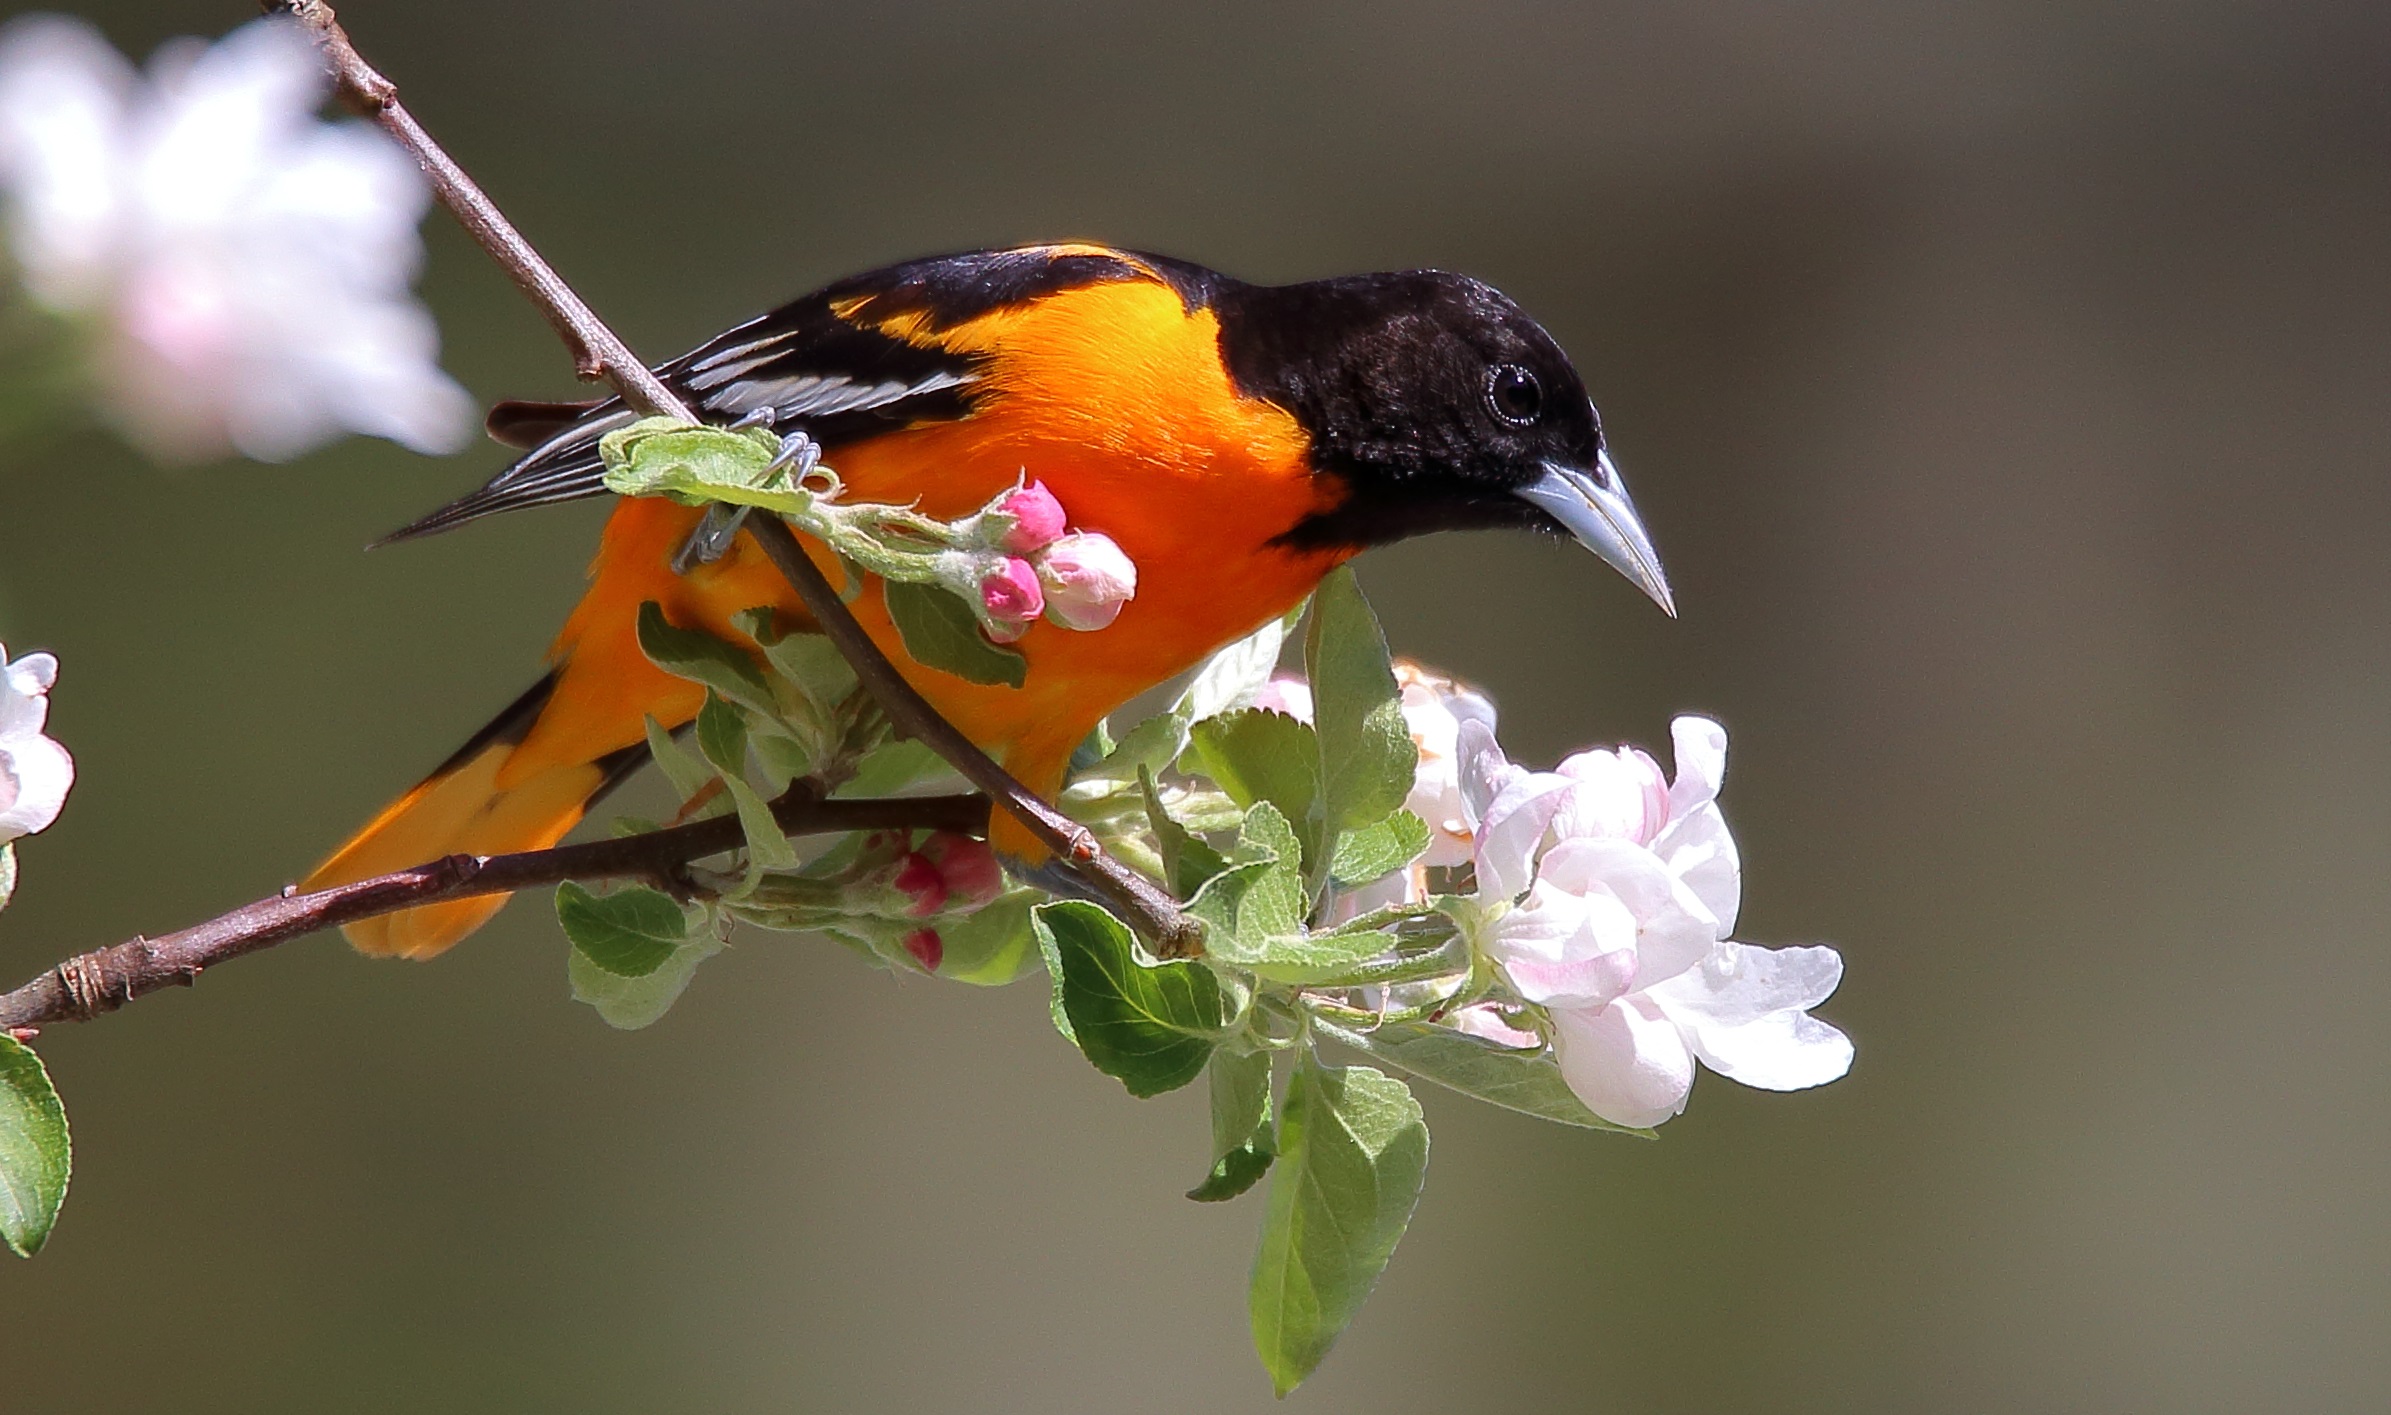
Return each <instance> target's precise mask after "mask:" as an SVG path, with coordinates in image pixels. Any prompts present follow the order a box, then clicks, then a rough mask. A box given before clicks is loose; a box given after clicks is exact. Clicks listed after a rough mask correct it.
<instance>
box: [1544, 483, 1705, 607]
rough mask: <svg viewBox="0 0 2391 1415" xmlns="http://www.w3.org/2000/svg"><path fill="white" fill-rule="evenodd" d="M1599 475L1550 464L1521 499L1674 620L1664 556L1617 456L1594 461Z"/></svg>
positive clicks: (1672, 599) (1675, 604)
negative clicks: (1630, 492)
mask: <svg viewBox="0 0 2391 1415" xmlns="http://www.w3.org/2000/svg"><path fill="white" fill-rule="evenodd" d="M1594 467H1595V470H1593V471H1591V472H1586V471H1580V470H1579V469H1577V468H1575V467H1566V466H1563V465H1561V464H1560V463H1558V462H1547V463H1545V464H1544V475H1543V476H1541V477H1538V478H1537V479H1536V480H1534V481H1532V482H1529V483H1528V484H1527V485H1526V486H1523V487H1521V488H1519V491H1518V493H1517V494H1518V496H1519V497H1520V499H1521V500H1523V501H1526V502H1528V503H1530V504H1531V505H1534V506H1536V507H1537V508H1539V509H1540V510H1542V511H1543V512H1544V513H1545V514H1547V515H1549V516H1551V517H1552V518H1553V519H1554V520H1556V521H1558V522H1560V523H1561V525H1562V526H1563V527H1564V528H1566V529H1567V530H1568V532H1569V534H1571V535H1573V536H1575V537H1577V542H1578V544H1580V545H1582V546H1584V547H1585V548H1586V549H1588V550H1591V551H1593V552H1594V553H1595V554H1596V555H1599V556H1601V557H1602V558H1603V559H1604V560H1607V561H1609V562H1610V565H1611V568H1612V569H1614V570H1617V571H1618V572H1619V573H1620V574H1622V575H1625V576H1626V577H1627V578H1628V579H1629V580H1631V581H1633V582H1634V583H1635V587H1636V588H1637V589H1639V590H1642V591H1643V592H1644V593H1646V594H1648V595H1650V596H1652V602H1653V603H1654V604H1657V605H1659V606H1660V611H1661V613H1663V614H1666V615H1668V616H1669V617H1670V618H1671V619H1674V618H1676V617H1677V601H1676V599H1675V597H1673V596H1672V595H1670V593H1669V578H1668V576H1666V575H1663V574H1662V573H1661V570H1660V554H1659V552H1657V551H1655V550H1654V549H1653V548H1652V537H1650V536H1648V535H1646V534H1644V522H1643V520H1642V518H1640V517H1638V516H1637V515H1636V506H1635V502H1633V501H1631V500H1629V499H1628V495H1627V483H1626V482H1624V481H1622V480H1621V479H1620V477H1619V469H1618V468H1617V467H1614V466H1612V465H1611V454H1610V453H1608V452H1603V453H1600V454H1598V455H1597V456H1596V457H1595V459H1594Z"/></svg>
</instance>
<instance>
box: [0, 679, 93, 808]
mask: <svg viewBox="0 0 2391 1415" xmlns="http://www.w3.org/2000/svg"><path fill="white" fill-rule="evenodd" d="M57 681H58V660H57V659H55V658H53V657H51V656H50V655H48V654H46V653H29V654H27V655H25V656H24V657H23V658H20V659H18V660H17V661H16V662H14V663H10V662H9V661H8V648H7V646H6V645H0V845H4V844H6V843H7V842H9V841H11V840H14V839H16V838H17V837H18V836H20V835H32V834H34V833H35V832H36V831H42V830H47V829H49V826H50V823H51V822H52V821H54V820H57V819H58V811H59V808H60V807H62V806H64V805H65V804H66V793H67V788H68V787H71V786H73V785H74V784H75V759H74V758H72V757H70V756H68V755H67V754H66V748H64V747H61V746H59V745H58V744H57V743H56V742H53V741H51V740H50V739H49V738H47V737H45V736H43V735H42V727H43V726H44V724H46V723H47V722H48V721H49V716H50V685H52V684H53V683H56V682H57Z"/></svg>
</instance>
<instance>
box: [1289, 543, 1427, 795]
mask: <svg viewBox="0 0 2391 1415" xmlns="http://www.w3.org/2000/svg"><path fill="white" fill-rule="evenodd" d="M1304 664H1305V666H1306V667H1307V669H1308V670H1309V672H1310V675H1311V680H1312V721H1313V723H1314V724H1315V725H1316V726H1317V727H1318V729H1319V733H1320V766H1321V779H1322V786H1321V790H1322V794H1323V796H1324V797H1325V801H1326V812H1325V814H1326V816H1327V820H1328V827H1329V829H1330V830H1332V831H1344V830H1359V829H1361V828H1362V827H1364V826H1367V825H1372V824H1375V823H1376V822H1378V821H1380V820H1382V819H1384V818H1385V817H1386V815H1387V814H1388V813H1389V812H1391V811H1393V810H1395V809H1396V808H1397V807H1399V806H1401V805H1402V804H1403V800H1404V798H1405V797H1407V796H1409V795H1410V794H1411V783H1412V777H1413V776H1414V775H1415V774H1416V773H1417V771H1418V769H1419V764H1420V753H1419V748H1418V747H1417V746H1415V745H1414V744H1413V742H1412V740H1411V729H1410V727H1409V726H1408V725H1406V724H1405V722H1404V720H1403V695H1402V693H1401V691H1400V690H1399V689H1398V688H1396V686H1395V671H1394V668H1393V666H1392V663H1391V662H1390V660H1389V659H1388V657H1387V650H1386V635H1385V634H1383V633H1381V632H1379V628H1378V616H1377V615H1375V614H1372V613H1371V612H1370V605H1369V603H1368V601H1366V600H1364V599H1363V598H1362V591H1361V585H1360V584H1359V583H1358V582H1357V581H1355V579H1354V578H1353V571H1352V570H1351V569H1350V568H1347V567H1342V566H1340V567H1339V568H1338V569H1336V570H1335V571H1333V572H1331V573H1330V574H1329V576H1328V578H1327V579H1325V580H1322V581H1321V582H1320V588H1319V589H1318V590H1316V591H1314V592H1313V595H1312V618H1311V623H1310V624H1309V625H1308V626H1307V627H1306V633H1305V638H1304Z"/></svg>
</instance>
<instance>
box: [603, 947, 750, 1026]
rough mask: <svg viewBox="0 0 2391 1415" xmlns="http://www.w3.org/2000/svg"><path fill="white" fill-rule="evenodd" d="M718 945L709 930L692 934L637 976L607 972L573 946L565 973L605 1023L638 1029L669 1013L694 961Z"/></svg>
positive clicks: (693, 968) (694, 966)
mask: <svg viewBox="0 0 2391 1415" xmlns="http://www.w3.org/2000/svg"><path fill="white" fill-rule="evenodd" d="M722 946H723V945H722V940H721V939H719V938H716V937H715V936H714V935H712V934H711V933H699V934H692V935H691V936H689V937H688V938H686V939H683V940H682V941H681V942H680V943H679V944H678V945H676V946H675V947H674V949H673V951H672V956H671V957H669V958H667V959H665V960H664V961H663V962H662V963H661V964H659V965H657V967H656V969H655V971H654V972H651V973H648V974H646V975H645V976H643V977H637V978H626V977H623V976H622V975H621V974H619V973H610V972H608V971H606V970H605V969H604V968H601V967H599V966H598V965H597V964H595V963H593V962H591V961H590V959H589V955H587V954H585V953H583V952H582V951H581V950H580V949H578V948H576V949H574V950H573V952H572V954H571V955H570V956H569V957H568V958H567V959H566V961H565V975H566V976H567V977H568V978H569V979H570V980H571V981H572V985H573V996H574V998H575V999H577V1000H578V1001H581V1002H586V1003H588V1004H589V1005H590V1006H592V1007H594V1008H596V1009H597V1010H598V1016H599V1017H601V1018H603V1019H604V1020H605V1022H606V1025H608V1026H610V1027H619V1028H621V1029H622V1030H624V1031H626V1032H636V1031H638V1030H639V1029H640V1028H642V1027H645V1026H648V1025H649V1024H651V1023H653V1022H654V1021H655V1020H656V1019H657V1018H659V1017H662V1016H663V1015H664V1014H665V1013H666V1012H667V1011H669V1010H670V1009H671V1007H672V1005H673V1004H674V1003H675V1002H677V1001H679V1000H680V997H681V994H682V992H684V991H685V990H687V988H688V987H689V979H690V978H691V977H692V976H693V975H695V974H696V972H697V965H698V964H700V963H703V962H705V961H706V960H707V959H709V958H711V957H713V956H714V955H715V954H717V953H720V952H721V951H722Z"/></svg>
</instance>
